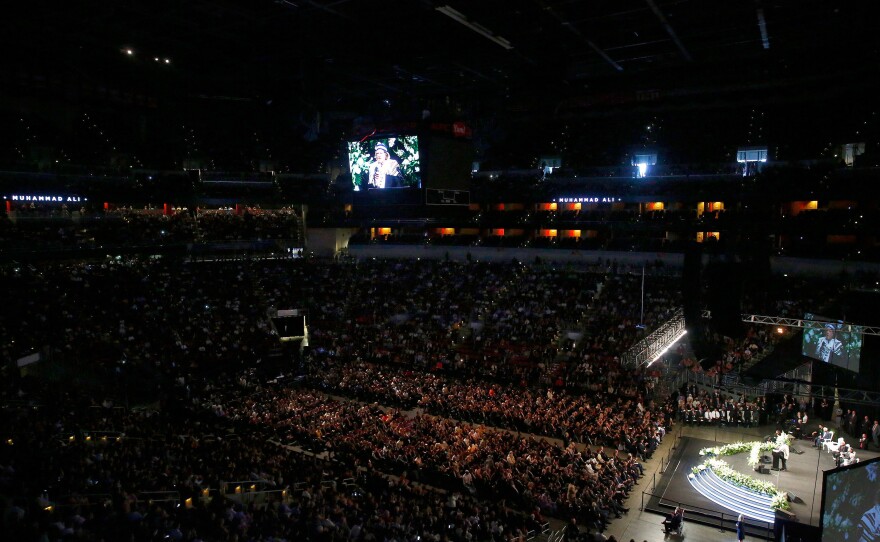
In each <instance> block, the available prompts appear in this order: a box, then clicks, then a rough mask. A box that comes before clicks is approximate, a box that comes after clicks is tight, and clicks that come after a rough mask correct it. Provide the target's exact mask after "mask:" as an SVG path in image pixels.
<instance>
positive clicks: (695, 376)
mask: <svg viewBox="0 0 880 542" xmlns="http://www.w3.org/2000/svg"><path fill="white" fill-rule="evenodd" d="M685 382H688V383H690V382H693V383H695V384H700V385H703V386H707V387H710V388H722V389H724V390H725V391H727V392H729V393H734V394H740V393H742V394H743V395H745V396H747V397H763V396H764V395H766V394H768V393H782V394H788V395H791V396H793V397H799V396H805V395H808V396H811V397H818V398H819V399H828V400H829V402H831V403H834V401H835V399H839V400H840V402H842V403H850V404H860V405H872V406H877V405H880V392H876V391H865V390H854V389H850V388H836V389H837V393H838V397H835V395H834V390H835V388H834V386H823V385H817V384H812V383H810V382H805V381H788V380H778V379H767V380H764V381H763V382H761V383H760V384H758V385H757V386H747V385H745V384H743V383H741V382H733V383H724V382H721V383H719V382H718V380H717V378H716V377H711V376H708V375H706V374H703V373H694V372H692V371H686V374H685V375H683V378H682V379H681V380H679V381H678V382H676V384H678V385H679V386H680V385H681V384H683V383H685Z"/></svg>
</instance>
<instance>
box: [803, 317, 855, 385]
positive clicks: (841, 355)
mask: <svg viewBox="0 0 880 542" xmlns="http://www.w3.org/2000/svg"><path fill="white" fill-rule="evenodd" d="M804 319H805V320H813V321H822V320H825V319H824V318H822V317H820V316H815V315H812V314H810V313H807V314H806V315H805V316H804ZM862 339H863V335H862V328H861V327H860V326H853V325H850V324H844V323H843V322H825V323H824V324H822V327H821V328H810V329H805V330H804V340H803V344H802V345H801V352H802V353H803V355H805V356H807V357H811V358H813V359H817V360H819V361H823V362H825V363H830V364H831V365H836V366H838V367H841V368H843V369H848V370H850V371H855V372H859V361H860V359H861V355H862Z"/></svg>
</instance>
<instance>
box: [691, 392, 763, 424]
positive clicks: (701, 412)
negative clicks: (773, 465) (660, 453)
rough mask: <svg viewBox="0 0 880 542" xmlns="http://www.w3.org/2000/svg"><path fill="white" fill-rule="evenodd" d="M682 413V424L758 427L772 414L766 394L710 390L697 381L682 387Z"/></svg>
mask: <svg viewBox="0 0 880 542" xmlns="http://www.w3.org/2000/svg"><path fill="white" fill-rule="evenodd" d="M678 412H679V413H680V416H681V422H682V423H685V424H687V425H698V426H726V427H757V426H759V425H763V424H766V423H767V420H768V417H769V413H768V406H767V402H766V399H765V398H764V397H753V398H747V397H745V396H743V395H739V396H734V395H728V394H726V393H722V392H721V391H719V390H714V391H712V392H710V391H708V390H704V389H700V388H697V387H696V386H695V385H693V384H690V385H687V386H686V387H684V388H683V389H682V390H680V394H679V397H678Z"/></svg>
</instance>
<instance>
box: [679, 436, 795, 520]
mask: <svg viewBox="0 0 880 542" xmlns="http://www.w3.org/2000/svg"><path fill="white" fill-rule="evenodd" d="M788 438H789V440H791V437H788ZM775 446H776V444H775V443H774V442H734V443H733V444H725V445H724V446H714V447H712V448H703V449H702V450H700V455H703V456H708V457H709V458H708V459H706V461H704V462H703V463H701V464H700V465H697V466H696V467H694V468H693V469H691V473H692V474H691V475H690V476H691V477H693V476H695V475H697V474H699V473H701V472H703V471H704V470H705V469H712V472H714V473H715V475H716V476H718V477H719V478H721V479H722V480H724V481H726V482H730V483H731V484H734V485H737V486H740V487H744V488H746V489H749V490H751V491H755V492H756V493H762V494H764V495H769V496H770V497H772V500H771V506H772V507H773V509H774V510H789V509H790V508H791V505H789V503H788V499H787V498H786V495H785V492H782V491H779V489H777V488H776V486H775V485H773V484H772V483H771V482H765V481H763V480H755V479H754V478H752V477H751V476H749V475H747V474H742V473H741V472H739V471H736V470H734V469H732V468H730V466H729V465H728V464H727V463H725V462H724V461H722V460H720V459H715V458H716V457H719V456H724V455H735V454H739V453H742V452H746V451H748V452H749V459H748V464H749V465H750V466H752V467H754V466H755V465H757V464H758V463H759V462H760V460H761V452H762V451H763V452H769V451H772V450H773V448H774V447H775Z"/></svg>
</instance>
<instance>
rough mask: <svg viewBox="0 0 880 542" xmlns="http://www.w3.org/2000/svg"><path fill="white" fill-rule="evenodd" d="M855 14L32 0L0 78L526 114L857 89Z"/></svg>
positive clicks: (868, 43) (364, 2) (274, 0)
mask: <svg viewBox="0 0 880 542" xmlns="http://www.w3.org/2000/svg"><path fill="white" fill-rule="evenodd" d="M869 4H871V3H870V2H862V3H851V4H848V5H846V6H843V5H841V4H840V3H836V2H822V1H775V2H771V1H766V0H751V1H699V0H613V1H612V0H598V1H590V2H587V1H579V0H479V1H477V0H384V1H378V0H250V1H246V2H232V1H229V0H187V1H180V0H156V1H149V2H147V1H141V2H138V1H132V0H122V1H120V0H97V1H94V2H88V3H82V2H65V3H59V2H48V1H44V0H38V1H33V2H27V3H20V4H19V6H18V7H19V8H21V12H20V15H19V16H17V17H15V18H9V19H7V21H6V22H7V26H8V28H7V29H6V31H5V32H4V34H3V37H2V40H3V41H6V42H8V43H7V46H8V47H10V48H11V50H12V51H16V52H17V54H15V55H11V58H7V59H6V60H4V61H3V63H4V64H7V65H8V66H9V67H11V68H12V69H13V70H14V71H17V72H21V71H26V72H30V71H37V72H39V71H43V72H46V71H49V72H52V73H48V74H47V73H43V75H44V76H49V77H52V76H53V75H55V74H58V73H61V74H65V76H66V77H67V79H68V80H69V79H71V78H72V79H82V80H83V81H85V82H86V83H87V84H90V83H95V84H99V83H106V82H107V81H106V80H107V79H117V80H120V79H121V80H123V81H130V82H131V84H143V85H144V86H146V87H148V88H159V87H161V88H163V89H164V90H166V91H171V92H180V93H188V94H192V95H198V96H202V97H208V98H215V99H229V100H237V99H245V100H251V99H265V100H273V99H275V100H285V99H291V100H298V101H300V102H302V103H303V104H304V105H310V106H315V107H318V108H320V109H325V110H326V109H328V108H329V109H332V108H334V107H336V108H339V109H345V108H355V109H357V108H363V107H364V104H369V103H382V102H384V101H385V100H388V101H389V102H398V103H400V102H407V103H415V102H419V103H421V102H426V103H431V101H432V100H434V101H435V102H436V101H439V100H445V101H448V100H462V99H464V100H467V101H473V100H483V101H484V102H486V103H492V104H498V103H506V104H507V105H508V107H509V108H510V109H512V110H517V109H521V110H528V111H536V110H538V111H540V110H541V109H546V108H547V106H548V103H547V102H544V101H542V99H547V100H551V101H554V102H556V101H558V100H571V99H578V97H582V96H587V97H590V96H592V97H593V98H592V99H594V100H595V99H596V97H597V96H598V97H600V98H599V99H601V100H606V101H609V100H610V101H614V100H615V99H617V100H619V98H615V96H618V95H619V94H620V93H640V94H639V95H638V98H639V99H647V100H650V99H651V98H652V96H653V94H652V93H654V92H656V91H658V90H659V91H662V92H665V93H671V92H679V93H682V92H683V93H689V94H691V95H695V94H700V93H711V92H714V91H717V90H719V89H720V90H721V91H725V90H730V89H749V88H762V87H767V86H787V87H789V88H798V87H802V88H812V87H813V86H818V87H820V88H821V87H822V83H821V81H829V82H833V81H840V80H841V78H843V79H845V80H849V78H858V79H859V80H862V81H870V80H871V74H873V73H874V72H876V71H877V63H876V61H875V60H874V59H875V58H876V54H877V48H878V41H877V39H876V38H874V37H873V32H872V31H871V30H870V28H869V26H868V25H869V24H870V20H871V13H869V11H871V9H870V8H869ZM10 23H11V24H10ZM129 48H130V49H131V51H132V52H133V54H131V55H127V54H126V53H124V52H123V51H124V50H126V49H129ZM8 50H10V49H8ZM165 59H168V62H165ZM817 80H818V81H820V84H819V85H813V83H814V82H815V81H817ZM829 84H832V83H829ZM555 105H556V104H555V103H554V104H553V106H554V107H555Z"/></svg>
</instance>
